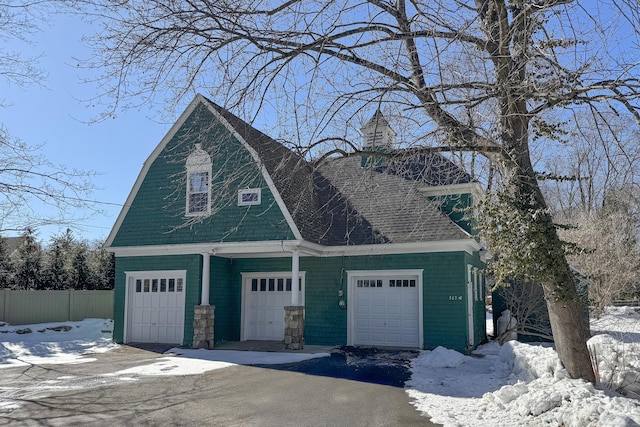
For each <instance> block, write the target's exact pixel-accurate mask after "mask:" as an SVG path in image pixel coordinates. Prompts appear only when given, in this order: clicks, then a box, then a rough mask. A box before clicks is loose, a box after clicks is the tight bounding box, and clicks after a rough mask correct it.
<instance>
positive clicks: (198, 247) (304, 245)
mask: <svg viewBox="0 0 640 427" xmlns="http://www.w3.org/2000/svg"><path fill="white" fill-rule="evenodd" d="M106 249H107V250H109V251H111V252H113V253H114V254H115V255H116V257H136V256H160V255H195V254H203V253H209V254H211V255H213V256H217V257H221V258H280V257H286V258H288V257H291V252H292V251H293V250H298V251H299V252H300V255H301V256H312V257H337V256H366V255H391V254H409V253H430V252H467V253H468V254H470V255H472V254H473V253H474V252H477V251H479V250H481V249H482V245H480V243H478V242H477V241H476V240H474V239H460V240H445V241H436V242H418V243H388V244H379V245H358V246H322V245H318V244H315V243H310V242H305V241H296V240H288V241H286V240H282V241H280V240H275V241H274V240H269V241H261V242H229V243H197V244H184V245H156V246H125V247H117V246H116V247H107V248H106Z"/></svg>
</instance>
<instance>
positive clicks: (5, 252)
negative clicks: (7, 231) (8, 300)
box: [0, 237, 15, 289]
mask: <svg viewBox="0 0 640 427" xmlns="http://www.w3.org/2000/svg"><path fill="white" fill-rule="evenodd" d="M14 284H15V280H14V266H13V262H12V260H11V253H10V249H9V246H8V245H7V240H6V239H5V238H4V237H0V289H11V288H12V287H13V286H14Z"/></svg>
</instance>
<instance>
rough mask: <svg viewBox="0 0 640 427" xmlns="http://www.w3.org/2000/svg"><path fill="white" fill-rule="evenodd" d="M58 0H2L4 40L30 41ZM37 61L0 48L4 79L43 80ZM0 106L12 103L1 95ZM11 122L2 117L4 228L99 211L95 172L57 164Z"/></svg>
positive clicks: (0, 224) (0, 34)
mask: <svg viewBox="0 0 640 427" xmlns="http://www.w3.org/2000/svg"><path fill="white" fill-rule="evenodd" d="M56 4H57V3H56V2H55V1H52V0H18V1H10V2H5V1H2V0H0V40H9V39H13V40H20V41H22V42H23V43H29V36H31V35H33V34H34V33H35V32H36V31H38V30H39V28H38V25H39V24H41V23H43V22H45V19H46V16H47V14H48V13H50V12H52V11H54V10H55V6H56ZM37 61H38V58H37V57H35V58H33V57H24V56H23V55H21V53H20V52H12V51H5V50H1V49H0V80H3V81H4V82H5V83H6V84H15V85H18V86H20V87H24V88H27V87H28V86H32V85H41V84H42V82H43V79H44V78H45V72H44V71H43V70H41V69H40V68H38V63H37ZM0 107H3V108H10V103H9V102H8V101H7V100H4V99H0ZM8 125H10V124H6V123H2V122H0V231H21V230H24V229H25V227H31V228H33V227H38V226H40V225H45V224H57V223H65V222H67V221H69V220H70V219H71V218H74V219H79V218H77V217H78V215H77V213H78V212H79V211H80V212H85V213H87V214H89V213H92V214H95V213H96V212H97V210H96V209H95V204H94V203H93V202H91V201H90V200H89V199H88V195H89V194H90V192H91V191H92V189H93V184H92V182H91V178H92V176H93V175H94V174H93V173H91V172H87V171H78V170H70V169H67V168H66V167H64V166H62V165H56V164H53V163H52V162H50V161H49V160H48V159H46V158H45V156H43V155H42V154H41V148H42V147H41V146H38V145H29V144H27V143H25V142H24V141H22V140H20V138H18V137H15V136H13V135H11V133H10V132H9V128H8ZM49 207H52V208H53V210H47V208H49ZM47 212H49V213H47Z"/></svg>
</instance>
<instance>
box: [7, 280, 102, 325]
mask: <svg viewBox="0 0 640 427" xmlns="http://www.w3.org/2000/svg"><path fill="white" fill-rule="evenodd" d="M90 317H94V318H101V319H113V291H76V290H72V289H69V290H64V291H13V290H8V289H0V321H4V322H7V323H9V324H11V325H27V324H32V323H51V322H64V321H67V320H82V319H86V318H90Z"/></svg>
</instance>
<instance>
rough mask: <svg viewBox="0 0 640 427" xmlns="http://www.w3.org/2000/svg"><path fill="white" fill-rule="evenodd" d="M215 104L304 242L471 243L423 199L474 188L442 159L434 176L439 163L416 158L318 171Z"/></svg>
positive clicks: (333, 164)
mask: <svg viewBox="0 0 640 427" xmlns="http://www.w3.org/2000/svg"><path fill="white" fill-rule="evenodd" d="M209 102H210V103H211V106H212V107H213V108H214V109H215V110H216V111H217V112H218V113H219V114H220V115H221V116H222V117H223V118H224V119H225V120H226V121H227V122H228V123H229V124H230V125H231V126H232V127H233V128H234V129H235V131H236V132H237V133H238V134H239V135H240V136H241V137H242V138H243V139H244V140H245V141H246V142H247V144H249V145H250V146H251V147H252V148H253V149H254V150H255V151H256V153H257V154H258V157H259V158H260V160H261V161H262V162H263V164H264V166H265V168H266V170H267V171H268V173H269V175H270V176H271V178H272V180H273V182H274V185H275V186H276V188H277V190H278V192H279V193H280V196H281V197H282V200H283V202H284V204H285V205H286V207H287V209H288V210H289V212H290V213H291V216H292V217H293V220H294V222H295V223H296V225H297V227H298V229H299V230H300V233H301V234H302V237H303V238H304V239H305V240H307V241H310V242H314V243H319V244H324V245H361V244H375V243H388V242H393V243H405V242H421V241H434V240H451V239H464V238H468V237H469V236H468V235H467V234H466V233H465V232H464V231H463V230H462V229H461V228H459V227H458V226H457V225H456V224H455V223H454V222H453V221H451V220H450V219H449V218H448V217H447V216H445V215H444V214H443V213H442V212H441V211H440V209H439V208H438V205H437V204H436V203H434V202H431V201H429V200H428V198H427V197H426V196H425V195H424V194H422V193H420V192H419V191H418V186H425V185H438V183H442V182H443V181H447V180H448V183H461V182H469V180H468V175H466V173H464V171H462V170H461V169H459V168H457V167H455V165H454V164H453V163H450V162H449V161H448V160H447V159H445V158H444V157H442V156H439V158H438V159H437V160H438V162H439V163H438V164H441V167H439V168H431V166H432V165H433V162H429V161H427V160H429V158H428V157H424V156H423V157H422V158H421V157H414V158H413V162H407V160H406V159H405V160H402V162H400V163H399V162H398V161H397V160H396V161H395V163H394V162H390V163H389V164H388V165H387V166H386V167H382V168H380V167H367V168H363V167H361V166H360V157H346V158H339V159H327V160H325V161H323V162H322V163H321V164H320V165H314V164H312V163H309V162H307V161H306V160H305V159H304V158H302V157H301V156H300V155H298V154H296V153H294V152H293V151H291V150H289V149H288V148H287V147H285V146H284V145H282V144H281V143H279V142H277V141H275V140H274V139H273V138H271V137H269V136H267V135H265V134H264V133H262V132H260V131H259V130H257V129H255V128H254V127H253V126H251V125H249V124H248V123H246V122H245V121H243V120H242V119H240V118H239V117H237V116H235V115H234V114H232V113H230V112H229V111H227V110H226V109H224V108H222V107H220V106H218V105H216V104H215V103H213V102H211V101H209ZM440 159H442V160H444V162H443V161H442V160H440ZM447 162H449V163H447ZM402 165H404V167H401V166H402ZM407 165H408V166H409V167H407ZM442 165H445V166H446V167H445V166H442ZM451 166H453V168H451ZM432 169H433V170H432ZM451 171H455V173H454V174H453V175H452V172H451ZM452 176H453V178H452ZM465 179H467V181H465Z"/></svg>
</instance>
